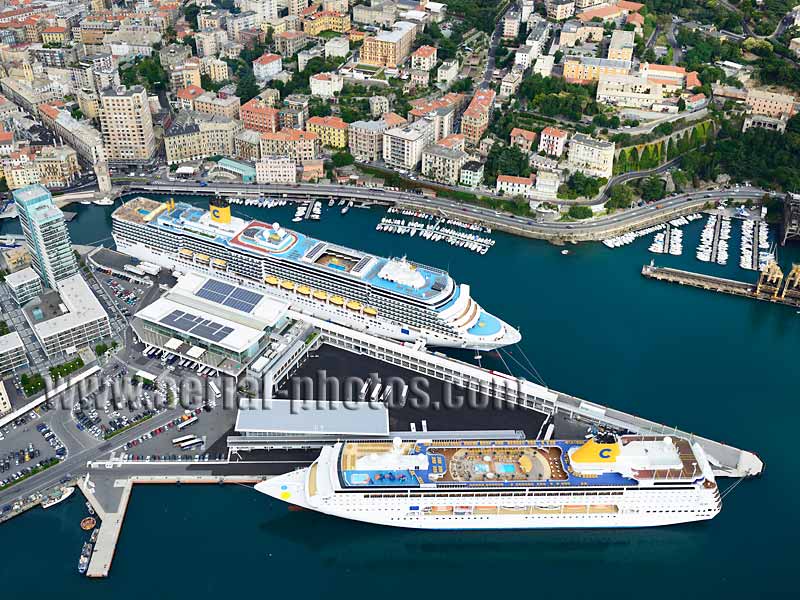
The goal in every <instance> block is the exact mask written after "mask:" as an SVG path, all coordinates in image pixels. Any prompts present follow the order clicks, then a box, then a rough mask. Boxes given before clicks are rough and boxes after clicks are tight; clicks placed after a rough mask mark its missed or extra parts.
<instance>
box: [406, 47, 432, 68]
mask: <svg viewBox="0 0 800 600" xmlns="http://www.w3.org/2000/svg"><path fill="white" fill-rule="evenodd" d="M437 60H438V59H437V54H436V48H434V47H433V46H420V47H419V48H417V49H416V50H414V53H413V54H412V55H411V68H412V69H417V70H420V71H431V70H433V68H434V67H435V66H436V62H437Z"/></svg>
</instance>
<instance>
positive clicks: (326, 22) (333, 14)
mask: <svg viewBox="0 0 800 600" xmlns="http://www.w3.org/2000/svg"><path fill="white" fill-rule="evenodd" d="M303 31H305V33H306V35H313V36H317V35H319V34H320V33H322V32H323V31H335V32H337V33H347V32H348V31H350V15H349V14H347V13H346V12H338V11H335V10H323V11H320V12H317V13H314V14H313V15H309V16H308V17H306V18H305V19H303Z"/></svg>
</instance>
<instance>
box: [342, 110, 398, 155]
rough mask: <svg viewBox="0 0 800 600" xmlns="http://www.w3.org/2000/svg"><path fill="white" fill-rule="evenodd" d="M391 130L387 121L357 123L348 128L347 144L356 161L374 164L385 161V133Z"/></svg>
mask: <svg viewBox="0 0 800 600" xmlns="http://www.w3.org/2000/svg"><path fill="white" fill-rule="evenodd" d="M388 128H389V126H388V124H387V123H386V121H385V120H383V119H379V120H377V121H355V122H354V123H350V124H349V125H348V126H347V143H348V148H349V150H350V154H352V155H353V157H354V158H355V159H356V160H359V161H365V162H372V161H378V160H382V159H383V132H384V131H386V130H387V129H388Z"/></svg>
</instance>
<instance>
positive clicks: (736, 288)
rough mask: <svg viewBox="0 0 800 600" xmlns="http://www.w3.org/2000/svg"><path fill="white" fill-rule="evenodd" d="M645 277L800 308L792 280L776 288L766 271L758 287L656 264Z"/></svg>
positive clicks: (776, 285)
mask: <svg viewBox="0 0 800 600" xmlns="http://www.w3.org/2000/svg"><path fill="white" fill-rule="evenodd" d="M773 264H774V263H773ZM642 275H643V276H645V277H647V278H648V279H656V280H658V281H668V282H670V283H677V284H680V285H688V286H691V287H695V288H699V289H701V290H709V291H712V292H720V293H722V294H730V295H732V296H741V297H743V298H753V299H755V300H763V301H765V302H772V303H775V304H784V305H786V306H792V307H795V308H800V297H798V296H797V295H796V294H795V293H793V292H794V291H793V289H792V287H791V286H792V283H791V281H790V279H788V278H787V282H786V285H785V286H784V287H783V288H782V287H781V285H780V280H779V281H778V282H777V284H775V283H774V282H770V281H768V278H769V276H768V275H767V272H766V271H765V273H762V274H761V277H760V278H759V282H758V283H757V284H756V283H747V282H745V281H736V280H734V279H725V278H723V277H714V276H712V275H705V274H703V273H692V272H691V271H682V270H680V269H671V268H668V267H657V266H655V265H653V264H649V265H645V266H643V267H642ZM782 278H783V277H782V276H781V277H780V279H781V280H782ZM794 286H795V287H796V286H797V284H796V283H795V284H794Z"/></svg>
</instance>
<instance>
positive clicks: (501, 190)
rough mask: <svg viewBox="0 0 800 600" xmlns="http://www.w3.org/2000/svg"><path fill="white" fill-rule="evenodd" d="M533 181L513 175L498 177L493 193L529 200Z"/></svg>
mask: <svg viewBox="0 0 800 600" xmlns="http://www.w3.org/2000/svg"><path fill="white" fill-rule="evenodd" d="M534 183H535V180H534V178H533V177H532V176H531V177H515V176H514V175H498V176H497V185H496V186H495V191H496V192H497V193H498V194H504V195H506V196H522V197H523V198H529V197H530V196H531V193H532V192H533V186H534Z"/></svg>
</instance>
